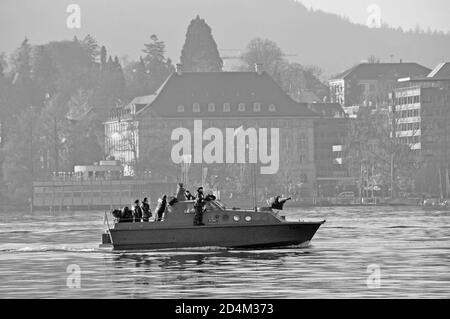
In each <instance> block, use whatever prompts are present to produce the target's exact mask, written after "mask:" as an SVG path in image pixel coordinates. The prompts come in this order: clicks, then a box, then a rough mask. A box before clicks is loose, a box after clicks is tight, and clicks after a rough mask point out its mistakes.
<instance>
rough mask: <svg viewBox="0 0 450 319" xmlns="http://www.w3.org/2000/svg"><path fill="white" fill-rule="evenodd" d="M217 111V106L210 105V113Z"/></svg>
mask: <svg viewBox="0 0 450 319" xmlns="http://www.w3.org/2000/svg"><path fill="white" fill-rule="evenodd" d="M215 111H216V105H215V104H214V103H209V104H208V112H215Z"/></svg>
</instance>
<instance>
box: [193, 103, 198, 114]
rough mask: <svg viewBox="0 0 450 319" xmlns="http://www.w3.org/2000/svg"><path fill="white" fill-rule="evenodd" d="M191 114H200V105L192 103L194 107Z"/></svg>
mask: <svg viewBox="0 0 450 319" xmlns="http://www.w3.org/2000/svg"><path fill="white" fill-rule="evenodd" d="M192 112H194V113H200V104H198V103H194V106H193V108H192Z"/></svg>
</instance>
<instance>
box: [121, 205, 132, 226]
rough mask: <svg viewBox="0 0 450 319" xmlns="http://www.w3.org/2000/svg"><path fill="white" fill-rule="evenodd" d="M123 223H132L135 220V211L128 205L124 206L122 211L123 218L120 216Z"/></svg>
mask: <svg viewBox="0 0 450 319" xmlns="http://www.w3.org/2000/svg"><path fill="white" fill-rule="evenodd" d="M120 222H121V223H132V222H133V212H132V211H131V209H129V208H128V207H124V208H123V211H122V218H120Z"/></svg>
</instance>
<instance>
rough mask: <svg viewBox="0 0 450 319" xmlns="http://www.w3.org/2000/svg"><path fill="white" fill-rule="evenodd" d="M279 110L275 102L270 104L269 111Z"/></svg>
mask: <svg viewBox="0 0 450 319" xmlns="http://www.w3.org/2000/svg"><path fill="white" fill-rule="evenodd" d="M276 111H277V107H276V106H275V105H273V104H270V105H269V112H276Z"/></svg>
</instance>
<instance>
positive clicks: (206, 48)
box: [180, 16, 223, 72]
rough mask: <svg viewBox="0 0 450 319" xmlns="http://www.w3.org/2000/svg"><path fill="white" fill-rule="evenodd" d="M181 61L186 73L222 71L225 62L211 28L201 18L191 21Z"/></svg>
mask: <svg viewBox="0 0 450 319" xmlns="http://www.w3.org/2000/svg"><path fill="white" fill-rule="evenodd" d="M180 61H181V63H182V64H183V69H184V71H187V72H220V71H222V67H223V61H222V59H221V58H220V55H219V51H218V49H217V44H216V41H214V38H213V36H212V33H211V28H210V27H209V25H208V24H207V23H206V22H205V20H204V19H201V18H200V17H199V16H197V17H196V18H195V19H194V20H192V21H191V23H190V25H189V27H188V29H187V33H186V41H185V43H184V46H183V49H182V51H181V58H180Z"/></svg>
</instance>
